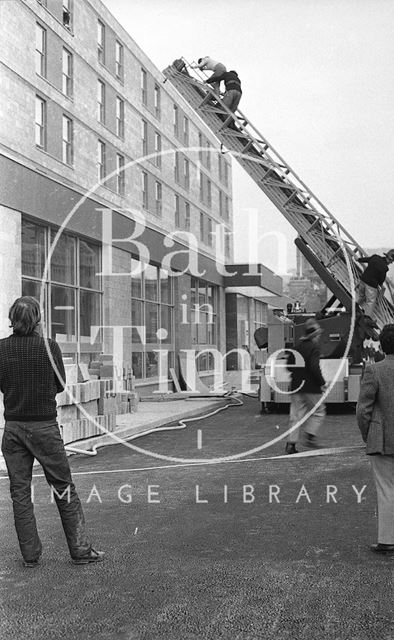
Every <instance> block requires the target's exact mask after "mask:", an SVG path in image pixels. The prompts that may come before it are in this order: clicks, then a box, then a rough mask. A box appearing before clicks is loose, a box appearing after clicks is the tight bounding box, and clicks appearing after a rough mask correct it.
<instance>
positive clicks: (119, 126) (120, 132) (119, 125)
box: [115, 96, 124, 138]
mask: <svg viewBox="0 0 394 640" xmlns="http://www.w3.org/2000/svg"><path fill="white" fill-rule="evenodd" d="M115 109H116V135H117V136H118V137H119V138H124V100H123V99H122V98H121V97H120V96H116V107H115Z"/></svg>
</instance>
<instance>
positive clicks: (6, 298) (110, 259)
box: [0, 0, 232, 381]
mask: <svg viewBox="0 0 394 640" xmlns="http://www.w3.org/2000/svg"><path fill="white" fill-rule="evenodd" d="M0 25H1V26H0V29H1V38H0V57H1V59H0V74H1V75H0V77H1V87H2V90H1V99H0V100H1V102H0V143H1V144H0V163H1V185H0V225H1V232H0V244H1V273H2V280H3V286H2V292H1V296H0V317H1V320H0V322H1V327H0V328H1V332H2V335H5V334H6V333H7V331H8V323H7V312H8V308H9V305H10V304H11V303H12V301H13V299H14V298H15V297H17V296H19V295H21V294H23V295H34V296H36V297H38V298H40V299H41V302H42V305H43V306H44V308H45V317H46V331H47V333H48V335H50V336H52V337H53V338H55V339H56V340H57V341H58V342H59V344H60V345H61V348H62V352H63V354H65V355H67V356H71V357H72V358H73V359H74V360H75V361H81V362H87V363H89V361H91V360H92V359H94V357H95V354H96V353H97V352H109V353H112V352H113V351H114V350H115V348H116V346H115V342H116V343H117V345H118V346H117V348H119V343H120V344H121V352H122V353H121V357H122V358H123V361H124V362H130V363H131V364H132V367H133V371H134V374H135V376H136V378H137V379H139V380H140V381H152V380H153V379H155V377H157V375H158V357H157V351H158V349H166V350H167V352H168V361H167V363H166V366H168V368H170V367H172V366H174V363H175V361H176V354H177V353H178V352H179V351H180V350H181V349H185V348H189V349H190V348H191V347H192V348H195V349H196V350H197V351H201V350H203V349H204V348H207V347H212V346H213V347H216V348H217V349H218V350H220V351H221V352H224V351H225V349H226V335H225V305H224V290H225V279H224V275H223V269H222V267H218V265H222V264H223V263H224V262H230V263H231V262H232V235H231V232H232V180H231V162H230V159H229V157H228V155H223V154H221V153H220V152H219V145H218V143H217V141H216V139H215V138H214V136H213V135H212V134H211V133H210V131H209V130H208V129H207V128H206V126H205V125H204V124H203V123H202V121H200V120H199V118H198V117H197V115H196V114H195V112H194V111H193V110H192V109H191V108H190V107H189V105H188V104H187V103H186V102H185V101H184V100H183V99H182V98H181V97H180V96H179V94H178V93H177V92H176V90H175V89H174V88H173V87H172V86H171V84H170V83H168V82H167V83H166V82H164V77H163V75H162V74H161V72H160V71H159V70H158V69H157V68H156V67H155V66H154V65H153V64H152V62H151V61H150V60H149V58H148V57H147V56H146V55H145V53H144V52H143V51H142V50H141V49H140V48H139V47H138V45H137V44H136V43H135V42H134V40H133V39H132V38H131V37H130V35H129V34H128V33H127V32H126V31H125V30H124V29H123V28H122V27H121V25H120V24H119V23H118V22H117V21H116V20H115V18H114V17H113V16H112V15H111V13H110V12H109V11H108V10H107V8H106V7H105V5H103V4H102V3H101V2H100V1H99V0H78V2H77V1H75V0H74V1H73V0H20V1H19V2H1V3H0ZM219 230H220V231H219ZM219 249H220V250H219ZM115 327H116V329H115ZM132 327H134V328H132ZM118 355H119V354H118ZM211 367H212V360H211V358H210V357H209V355H208V354H207V355H205V356H204V357H202V358H201V359H200V362H199V368H200V369H201V370H206V371H209V369H210V368H211Z"/></svg>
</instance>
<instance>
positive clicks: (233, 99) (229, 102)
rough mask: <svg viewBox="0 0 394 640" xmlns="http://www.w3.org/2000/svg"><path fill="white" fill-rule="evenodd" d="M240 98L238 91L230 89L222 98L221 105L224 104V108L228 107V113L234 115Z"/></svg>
mask: <svg viewBox="0 0 394 640" xmlns="http://www.w3.org/2000/svg"><path fill="white" fill-rule="evenodd" d="M241 96H242V93H241V92H240V91H237V90H236V89H230V90H229V91H226V93H225V94H224V96H223V98H222V100H223V104H225V105H226V107H228V109H230V111H232V112H233V113H234V112H235V111H236V110H237V108H238V105H239V102H240V100H241Z"/></svg>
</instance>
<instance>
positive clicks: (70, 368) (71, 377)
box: [64, 364, 78, 385]
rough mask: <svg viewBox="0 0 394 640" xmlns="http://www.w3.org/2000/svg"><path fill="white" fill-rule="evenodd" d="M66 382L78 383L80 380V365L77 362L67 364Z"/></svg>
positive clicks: (65, 367)
mask: <svg viewBox="0 0 394 640" xmlns="http://www.w3.org/2000/svg"><path fill="white" fill-rule="evenodd" d="M64 369H65V372H66V384H67V385H69V384H76V383H77V382H78V366H77V365H76V364H65V365H64Z"/></svg>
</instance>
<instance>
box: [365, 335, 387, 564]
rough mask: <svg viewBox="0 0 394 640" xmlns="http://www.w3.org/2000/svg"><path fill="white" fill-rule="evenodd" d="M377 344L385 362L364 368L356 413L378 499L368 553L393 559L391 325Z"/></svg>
mask: <svg viewBox="0 0 394 640" xmlns="http://www.w3.org/2000/svg"><path fill="white" fill-rule="evenodd" d="M379 340H380V346H381V347H382V351H383V353H385V358H384V360H381V361H380V362H375V363H373V364H369V365H367V367H366V369H365V373H364V375H363V378H362V380H361V387H360V395H359V399H358V403H357V411H356V413H357V422H358V426H359V429H360V431H361V435H362V438H363V440H364V442H365V443H366V445H367V447H366V454H367V455H369V456H370V460H371V464H372V471H373V475H374V479H375V485H376V492H377V498H378V542H377V544H373V545H372V546H371V550H372V551H374V552H375V553H381V554H383V555H394V324H386V325H385V326H384V327H383V329H382V331H381V334H380V336H379Z"/></svg>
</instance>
